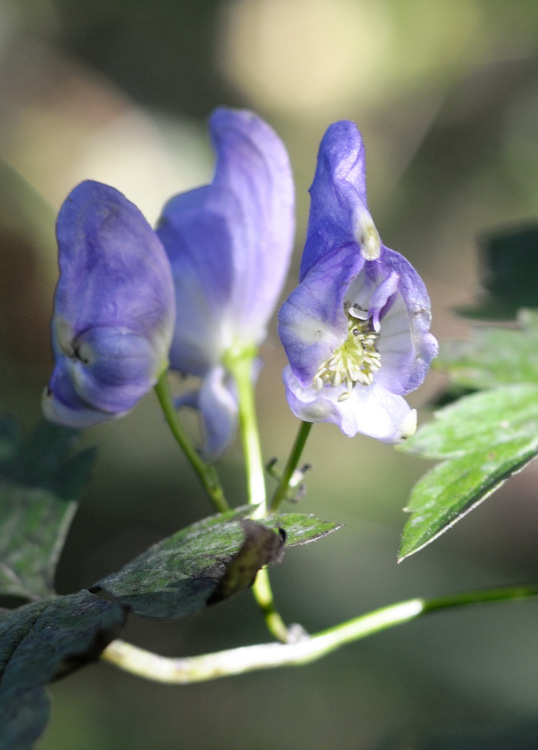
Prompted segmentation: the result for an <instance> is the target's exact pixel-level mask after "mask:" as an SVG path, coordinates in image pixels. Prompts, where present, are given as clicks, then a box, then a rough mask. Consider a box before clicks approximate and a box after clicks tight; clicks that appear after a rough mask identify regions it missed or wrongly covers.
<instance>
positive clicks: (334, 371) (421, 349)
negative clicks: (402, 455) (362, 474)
mask: <svg viewBox="0 0 538 750" xmlns="http://www.w3.org/2000/svg"><path fill="white" fill-rule="evenodd" d="M310 193H311V198H312V202H311V209H310V219H309V224H308V233H307V240H306V245H305V249H304V253H303V258H302V262H301V271H300V284H299V286H298V287H297V288H296V289H295V290H294V291H293V292H292V293H291V295H290V296H289V298H288V300H287V301H286V302H285V303H284V305H283V307H282V309H281V311H280V314H279V335H280V338H281V340H282V343H283V345H284V348H285V350H286V354H287V356H288V360H289V366H288V367H286V368H285V370H284V375H283V377H284V383H285V386H286V395H287V399H288V403H289V405H290V408H291V410H292V411H293V413H294V414H295V415H296V416H297V417H299V419H302V420H304V421H307V422H334V423H335V424H337V425H338V427H340V429H341V430H342V431H343V432H344V434H345V435H348V436H349V437H352V436H353V435H355V434H356V433H357V432H361V433H363V434H365V435H370V436H372V437H375V438H378V439H379V440H382V441H383V442H387V443H392V442H398V441H399V440H401V439H402V438H405V437H409V436H410V435H411V434H413V432H414V431H415V429H416V412H415V411H414V410H412V409H410V407H409V405H408V404H407V402H406V401H405V399H404V398H403V396H404V395H405V394H407V393H409V392H410V391H412V390H414V389H415V388H417V387H418V386H419V385H420V384H421V383H422V381H423V380H424V378H425V376H426V373H427V371H428V368H429V366H430V362H431V360H432V358H433V357H434V356H435V355H436V353H437V342H436V340H435V338H434V337H433V336H432V335H431V334H430V333H429V327H430V321H431V312H430V300H429V297H428V293H427V291H426V288H425V286H424V283H423V282H422V279H421V278H420V276H419V275H418V274H417V272H416V271H415V270H414V268H413V267H412V266H411V264H410V263H409V262H408V261H407V260H406V259H405V258H403V257H402V256H401V255H400V254H399V253H397V252H395V251H394V250H389V249H388V248H386V247H385V246H384V245H383V244H382V242H381V239H380V237H379V234H378V232H377V229H376V228H375V225H374V222H373V221H372V217H371V216H370V213H369V211H368V208H367V203H366V183H365V166H364V146H363V143H362V139H361V136H360V133H359V131H358V129H357V127H356V125H355V124H354V123H352V122H348V121H342V122H337V123H334V124H333V125H331V126H330V127H329V129H328V130H327V132H326V134H325V136H324V138H323V140H322V142H321V146H320V151H319V155H318V164H317V170H316V174H315V177H314V182H313V184H312V187H311V190H310Z"/></svg>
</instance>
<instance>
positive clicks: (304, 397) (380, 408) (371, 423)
mask: <svg viewBox="0 0 538 750" xmlns="http://www.w3.org/2000/svg"><path fill="white" fill-rule="evenodd" d="M283 378H284V384H285V386H286V397H287V399H288V404H289V406H290V409H291V410H292V412H293V413H294V414H295V416H296V417H298V418H299V419H302V420H304V421H305V422H333V423H334V424H336V425H337V426H338V427H339V428H340V429H341V430H342V432H343V433H344V435H346V436H347V437H354V436H355V435H356V434H357V433H358V432H360V433H362V434H363V435H369V436H370V437H373V438H376V439H377V440H380V441H381V442H383V443H398V442H400V441H401V440H402V439H404V438H406V437H410V436H411V435H412V434H413V433H414V432H415V429H416V411H415V410H414V409H411V408H410V406H409V405H408V403H407V402H406V401H405V399H404V398H403V397H402V396H398V395H395V394H392V393H389V392H388V391H386V390H385V389H384V388H383V387H382V386H380V385H377V384H375V383H374V384H373V385H370V386H361V387H357V388H354V389H353V390H352V392H351V395H350V396H349V398H348V399H346V400H345V401H338V398H337V396H338V391H336V390H335V389H332V388H324V389H323V390H322V391H321V392H318V391H315V390H314V389H313V388H311V387H306V388H305V387H303V386H301V384H300V383H299V381H298V379H297V378H296V377H295V375H294V373H293V371H292V369H291V367H286V368H285V370H284V373H283Z"/></svg>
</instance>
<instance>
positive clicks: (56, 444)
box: [0, 417, 93, 599]
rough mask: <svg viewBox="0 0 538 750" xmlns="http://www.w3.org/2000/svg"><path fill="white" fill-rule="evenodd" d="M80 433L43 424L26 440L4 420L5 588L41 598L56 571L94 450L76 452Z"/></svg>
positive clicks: (0, 431) (0, 582) (0, 575)
mask: <svg viewBox="0 0 538 750" xmlns="http://www.w3.org/2000/svg"><path fill="white" fill-rule="evenodd" d="M76 437H77V433H76V432H74V431H73V430H69V429H67V428H64V427H57V426H55V425H50V424H47V423H45V422H44V423H43V424H42V425H40V426H39V427H38V428H37V430H36V431H35V432H34V433H33V434H32V435H31V436H30V437H29V439H28V440H27V441H26V442H24V441H23V440H22V439H21V437H20V431H19V429H18V427H17V424H16V422H15V421H14V420H12V419H11V418H9V417H4V418H3V419H1V420H0V593H1V594H8V595H15V596H23V597H25V598H27V599H39V598H41V597H44V596H49V595H50V594H51V593H54V588H53V581H54V573H55V570H56V565H57V562H58V558H59V555H60V552H61V550H62V548H63V544H64V542H65V537H66V535H67V532H68V530H69V526H70V524H71V520H72V518H73V516H74V513H75V510H76V507H77V504H76V502H75V498H76V495H77V494H78V493H79V492H80V490H81V489H82V487H83V486H84V484H85V483H86V482H87V480H88V475H89V470H90V467H91V465H92V463H93V451H83V452H81V453H79V454H77V455H75V456H71V455H70V454H71V452H72V449H73V445H74V441H75V440H76Z"/></svg>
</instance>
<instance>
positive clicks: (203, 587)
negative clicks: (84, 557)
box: [94, 506, 338, 618]
mask: <svg viewBox="0 0 538 750" xmlns="http://www.w3.org/2000/svg"><path fill="white" fill-rule="evenodd" d="M253 511H254V508H253V507H252V506H247V507H244V508H239V509H236V510H233V511H228V512H226V513H221V514H219V515H217V516H212V517H210V518H206V519H204V520H202V521H199V522H198V523H195V524H194V525H192V526H189V527H187V528H185V529H182V530H181V531H178V532H177V533H176V534H173V535H172V536H171V537H168V538H167V539H164V540H163V541H161V542H159V543H158V544H156V545H154V546H153V547H150V549H148V550H147V551H146V552H144V553H143V554H142V555H140V556H139V557H137V558H136V559H134V560H133V561H131V562H130V563H128V564H127V565H126V566H125V567H124V568H122V570H120V571H118V572H117V573H113V574H111V575H109V576H107V577H106V578H103V579H102V580H100V581H98V582H97V583H96V584H95V587H94V588H101V589H103V590H104V591H106V592H107V593H109V594H111V595H112V596H114V597H115V598H116V599H118V601H120V602H121V603H122V604H124V605H126V606H128V607H130V608H131V609H132V610H133V612H135V613H136V614H138V615H142V616H144V617H152V618H180V617H185V616H187V615H189V614H191V613H192V612H195V611H196V610H198V609H200V608H202V607H205V606H207V605H209V604H213V603H215V602H217V601H221V600H222V599H225V598H227V597H228V596H231V595H233V594H236V593H238V592H239V591H241V590H243V589H244V588H247V587H248V586H250V585H252V583H253V582H254V579H255V577H256V573H257V571H258V570H259V569H260V568H261V567H263V566H264V565H268V564H271V563H277V562H280V560H281V558H282V554H283V549H284V539H285V538H286V546H295V545H297V544H306V543H307V542H309V541H314V540H315V539H317V538H320V537H321V536H323V535H325V534H327V533H329V532H330V531H333V530H334V529H335V528H338V527H337V525H336V524H328V523H324V522H321V521H317V520H316V519H314V518H313V517H312V516H304V515H301V514H283V515H277V516H271V517H270V518H268V519H264V520H263V521H260V522H258V521H256V522H254V521H250V520H248V519H246V516H248V515H250V514H252V512H253ZM281 530H282V531H281ZM283 532H284V533H283ZM288 540H289V541H288Z"/></svg>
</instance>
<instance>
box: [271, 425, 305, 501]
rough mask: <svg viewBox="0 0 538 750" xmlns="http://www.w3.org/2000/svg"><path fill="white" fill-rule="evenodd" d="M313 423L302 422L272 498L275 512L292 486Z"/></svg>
mask: <svg viewBox="0 0 538 750" xmlns="http://www.w3.org/2000/svg"><path fill="white" fill-rule="evenodd" d="M312 424H313V423H312V422H301V425H300V427H299V431H298V432H297V437H296V438H295V442H294V443H293V447H292V449H291V453H290V455H289V458H288V461H287V463H286V466H285V467H284V471H283V473H282V476H281V477H280V481H279V483H278V486H277V488H276V490H275V492H274V495H273V499H272V500H271V510H272V511H273V512H275V511H277V510H278V509H279V507H280V505H281V504H282V501H283V500H285V499H286V496H287V494H288V491H289V488H290V480H291V478H292V476H293V472H294V471H295V469H296V468H297V464H298V463H299V460H300V458H301V454H302V452H303V449H304V447H305V445H306V441H307V440H308V436H309V435H310V430H311V429H312Z"/></svg>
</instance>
